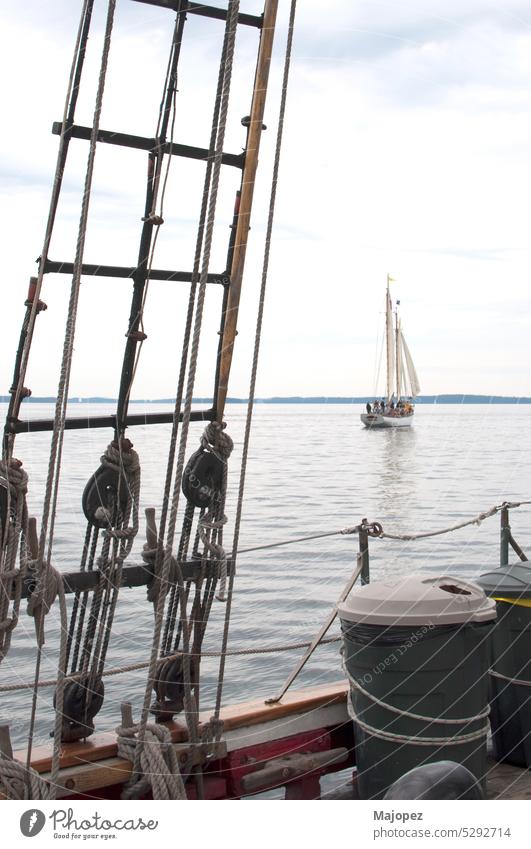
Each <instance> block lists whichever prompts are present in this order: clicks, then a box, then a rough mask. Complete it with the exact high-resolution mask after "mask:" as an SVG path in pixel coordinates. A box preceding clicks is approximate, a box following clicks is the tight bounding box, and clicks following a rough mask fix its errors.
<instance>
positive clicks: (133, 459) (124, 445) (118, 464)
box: [100, 437, 140, 474]
mask: <svg viewBox="0 0 531 849" xmlns="http://www.w3.org/2000/svg"><path fill="white" fill-rule="evenodd" d="M100 459H101V463H102V465H103V466H109V467H110V468H112V469H116V471H119V470H120V469H124V471H125V472H127V473H128V474H134V473H135V472H137V471H138V470H139V469H140V459H139V457H138V454H137V452H136V451H134V450H133V443H132V442H131V441H130V440H129V439H125V437H122V439H121V440H120V443H118V442H117V441H116V440H113V441H112V442H110V443H109V445H108V446H107V448H106V449H105V453H104V454H102V456H101V458H100Z"/></svg>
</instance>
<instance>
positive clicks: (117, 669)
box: [0, 637, 341, 693]
mask: <svg viewBox="0 0 531 849" xmlns="http://www.w3.org/2000/svg"><path fill="white" fill-rule="evenodd" d="M340 640H341V637H325V638H324V639H323V640H320V641H319V645H320V646H324V645H328V644H329V643H338V642H339V641H340ZM311 645H312V643H311V641H310V642H308V641H307V640H306V641H305V642H301V643H282V644H280V645H278V646H257V647H256V648H249V649H227V651H226V655H227V657H253V656H255V655H261V654H282V653H283V652H290V651H297V650H299V649H307V648H308V647H309V646H311ZM195 656H196V655H194V653H193V652H191V653H190V657H195ZM197 656H198V657H199V656H200V657H221V652H220V651H208V650H207V651H204V650H203V649H201V652H200V655H197ZM180 657H182V652H175V653H174V654H170V655H167V656H164V657H163V658H162V659H161V660H162V661H168V660H177V659H178V658H180ZM148 667H149V661H139V662H138V663H129V664H126V665H125V666H114V667H113V668H112V669H105V670H104V671H103V672H102V674H101V676H102V678H112V677H113V676H114V675H123V674H124V673H126V672H138V671H141V670H142V669H148ZM156 674H157V673H156ZM80 678H81V673H80V672H78V673H77V674H73V675H67V677H66V679H65V680H66V682H67V683H68V681H79V679H80ZM56 684H57V680H56V679H55V678H51V679H49V680H41V681H39V687H41V688H42V687H54V686H55V685H56ZM32 687H33V682H31V681H28V682H25V683H22V684H2V685H0V693H16V692H18V691H20V690H29V689H31V688H32Z"/></svg>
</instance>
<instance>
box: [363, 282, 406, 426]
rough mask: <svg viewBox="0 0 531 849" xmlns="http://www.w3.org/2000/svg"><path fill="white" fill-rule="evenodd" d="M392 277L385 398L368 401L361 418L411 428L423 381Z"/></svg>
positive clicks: (388, 299) (371, 423) (388, 300)
mask: <svg viewBox="0 0 531 849" xmlns="http://www.w3.org/2000/svg"><path fill="white" fill-rule="evenodd" d="M391 280H392V278H391V277H390V276H389V274H388V275H387V287H386V291H385V348H386V364H387V379H386V397H385V398H384V399H382V401H375V402H374V403H373V404H367V412H365V413H361V415H360V419H361V421H362V422H363V424H364V425H365V427H370V428H373V427H410V426H411V425H412V424H413V416H414V413H415V406H414V399H415V398H416V396H417V395H418V394H419V392H420V384H419V379H418V376H417V372H416V369H415V364H414V363H413V359H412V357H411V354H410V351H409V348H408V346H407V342H406V340H405V337H404V333H403V331H402V323H401V321H400V318H399V315H398V306H399V304H400V301H396V303H395V307H394V321H393V302H392V299H391V293H390V291H389V283H390V282H391Z"/></svg>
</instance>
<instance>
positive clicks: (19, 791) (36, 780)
mask: <svg viewBox="0 0 531 849" xmlns="http://www.w3.org/2000/svg"><path fill="white" fill-rule="evenodd" d="M0 792H1V793H2V795H3V796H5V797H6V799H12V800H13V799H14V800H19V801H20V800H24V799H36V800H37V799H39V800H43V801H49V800H52V799H54V798H55V795H54V793H53V792H52V787H51V786H50V785H49V784H48V782H47V781H45V780H44V778H41V776H40V775H39V773H38V772H37V771H36V770H34V769H33V768H32V767H30V768H29V769H27V768H26V767H25V766H24V764H21V763H20V761H15V760H13V759H12V758H7V757H0Z"/></svg>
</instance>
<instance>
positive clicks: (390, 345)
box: [385, 274, 395, 402]
mask: <svg viewBox="0 0 531 849" xmlns="http://www.w3.org/2000/svg"><path fill="white" fill-rule="evenodd" d="M390 281H391V278H390V276H389V274H388V275H387V291H386V304H385V338H386V349H387V401H388V402H390V401H391V396H392V394H393V380H394V375H393V371H394V368H393V365H394V354H395V340H394V333H393V313H392V309H393V306H392V303H391V295H390V293H389V283H390Z"/></svg>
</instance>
